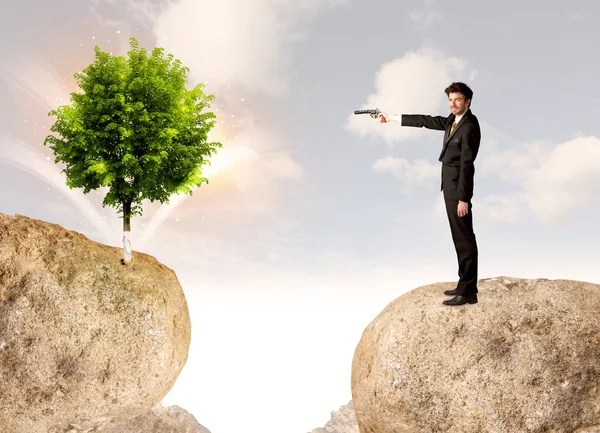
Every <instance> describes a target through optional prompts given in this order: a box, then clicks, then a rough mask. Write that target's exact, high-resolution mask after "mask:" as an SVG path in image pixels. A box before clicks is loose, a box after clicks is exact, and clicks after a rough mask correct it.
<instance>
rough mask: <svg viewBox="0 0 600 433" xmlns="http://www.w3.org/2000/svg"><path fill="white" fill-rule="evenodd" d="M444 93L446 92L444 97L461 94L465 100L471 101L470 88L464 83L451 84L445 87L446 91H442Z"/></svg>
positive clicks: (471, 92)
mask: <svg viewBox="0 0 600 433" xmlns="http://www.w3.org/2000/svg"><path fill="white" fill-rule="evenodd" d="M444 92H446V96H450V93H462V94H463V95H465V100H469V99H473V91H472V90H471V88H470V87H469V86H467V85H466V84H465V83H461V82H457V81H455V82H453V83H452V84H450V85H449V86H448V87H446V90H444Z"/></svg>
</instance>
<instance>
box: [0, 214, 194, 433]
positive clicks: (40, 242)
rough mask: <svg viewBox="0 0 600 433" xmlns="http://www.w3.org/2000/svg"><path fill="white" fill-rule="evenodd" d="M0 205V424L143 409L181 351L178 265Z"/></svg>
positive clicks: (94, 417) (94, 423)
mask: <svg viewBox="0 0 600 433" xmlns="http://www.w3.org/2000/svg"><path fill="white" fill-rule="evenodd" d="M122 256H123V252H122V249H121V248H113V247H109V246H105V245H102V244H99V243H97V242H93V241H91V240H89V239H88V238H86V237H85V236H83V235H82V234H79V233H76V232H73V231H67V230H65V229H64V228H62V227H60V226H58V225H55V224H49V223H46V222H43V221H38V220H33V219H30V218H26V217H23V216H7V215H3V214H0V381H1V387H0V426H1V429H2V433H64V432H88V431H96V430H94V429H97V431H101V430H102V429H104V428H108V427H112V426H118V425H122V424H124V423H126V422H128V421H129V420H131V419H132V418H135V417H136V416H139V415H141V414H144V413H146V412H148V411H149V410H150V409H151V408H152V407H153V406H154V405H156V404H157V403H158V402H160V401H161V400H162V399H163V397H164V396H165V395H166V394H167V393H168V392H169V390H170V389H171V388H172V386H173V384H174V383H175V380H176V378H177V376H178V375H179V373H180V371H181V369H182V368H183V366H184V364H185V362H186V360H187V355H188V348H189V344H190V337H191V330H190V328H191V325H190V318H189V313H188V307H187V303H186V300H185V297H184V294H183V291H182V288H181V286H180V284H179V282H178V280H177V277H176V275H175V273H174V272H173V271H172V270H171V269H169V268H167V267H166V266H164V265H162V264H160V263H159V262H158V261H157V260H156V259H155V258H153V257H151V256H148V255H145V254H141V253H137V252H134V256H133V261H132V262H131V264H129V265H128V266H123V265H121V264H120V259H121V258H122Z"/></svg>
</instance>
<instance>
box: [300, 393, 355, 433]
mask: <svg viewBox="0 0 600 433" xmlns="http://www.w3.org/2000/svg"><path fill="white" fill-rule="evenodd" d="M310 433H358V424H357V423H356V414H355V413H354V406H353V405H352V401H350V403H348V404H345V405H344V406H342V407H341V408H340V409H339V410H337V411H334V412H331V419H330V420H329V421H328V422H327V424H325V426H324V427H323V428H316V429H314V430H313V431H311V432H310Z"/></svg>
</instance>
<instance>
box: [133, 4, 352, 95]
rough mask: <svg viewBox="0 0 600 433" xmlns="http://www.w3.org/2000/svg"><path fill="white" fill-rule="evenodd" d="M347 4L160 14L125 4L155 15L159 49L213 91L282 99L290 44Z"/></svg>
mask: <svg viewBox="0 0 600 433" xmlns="http://www.w3.org/2000/svg"><path fill="white" fill-rule="evenodd" d="M345 3H346V0H308V1H303V2H293V1H291V0H253V1H251V2H249V1H246V0H219V1H207V0H180V1H177V2H171V3H169V4H168V6H166V7H162V8H158V7H156V6H153V5H154V3H153V2H151V1H149V0H129V4H130V5H133V7H134V8H135V9H136V10H138V11H139V12H140V13H141V14H142V15H153V19H152V20H153V22H154V33H155V36H156V38H157V41H158V44H159V45H161V46H163V47H165V49H166V51H169V52H170V51H171V50H173V52H174V54H175V55H176V57H177V58H179V59H180V60H181V61H182V63H183V64H185V65H187V66H189V67H190V69H191V70H192V71H194V72H197V74H198V75H197V78H198V80H199V81H202V82H206V81H207V82H208V86H210V88H211V89H213V88H214V89H216V88H219V87H224V86H227V85H231V86H236V87H238V86H240V87H242V88H244V89H246V90H251V91H259V92H264V93H265V94H268V95H273V96H281V95H285V94H287V92H288V88H289V75H290V65H291V61H292V55H293V47H292V43H293V42H295V41H297V40H299V39H303V38H306V37H307V36H306V34H304V33H302V29H303V25H305V24H306V22H307V21H308V20H310V19H312V18H314V17H315V16H316V15H317V14H318V13H320V12H322V11H324V10H326V9H328V8H331V7H336V6H339V5H343V4H345Z"/></svg>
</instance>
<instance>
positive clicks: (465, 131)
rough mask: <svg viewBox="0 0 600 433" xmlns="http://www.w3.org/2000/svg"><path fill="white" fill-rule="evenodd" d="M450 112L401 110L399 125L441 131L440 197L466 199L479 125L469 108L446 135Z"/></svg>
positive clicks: (467, 198) (471, 189)
mask: <svg viewBox="0 0 600 433" xmlns="http://www.w3.org/2000/svg"><path fill="white" fill-rule="evenodd" d="M454 118H455V116H454V114H450V116H448V117H444V116H427V115H423V114H403V115H402V126H415V127H418V128H422V127H425V128H428V129H437V130H440V131H445V133H444V142H443V145H442V146H443V147H442V153H440V157H439V161H440V162H441V163H442V185H441V191H444V198H445V199H449V200H461V201H465V202H470V201H471V198H472V197H473V178H474V177H475V165H474V162H475V158H477V152H479V144H480V142H481V129H480V128H479V121H478V120H477V117H475V115H474V114H473V113H471V110H470V109H469V110H467V111H466V113H465V114H464V115H463V117H462V118H461V119H460V122H458V125H456V127H455V128H454V132H452V135H450V129H451V128H452V123H453V122H454Z"/></svg>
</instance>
